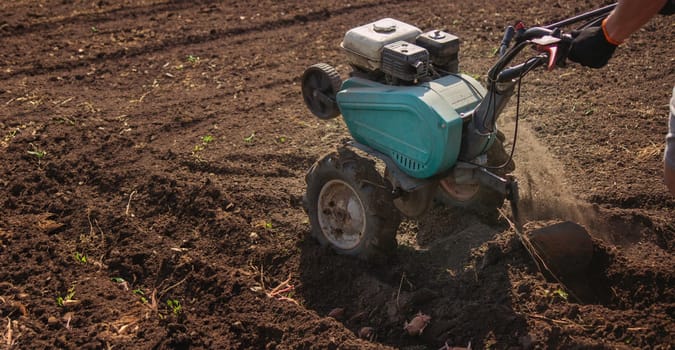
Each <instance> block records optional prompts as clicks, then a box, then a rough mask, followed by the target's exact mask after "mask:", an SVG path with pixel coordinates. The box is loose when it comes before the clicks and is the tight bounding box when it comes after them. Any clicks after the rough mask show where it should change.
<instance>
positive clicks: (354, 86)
mask: <svg viewBox="0 0 675 350" xmlns="http://www.w3.org/2000/svg"><path fill="white" fill-rule="evenodd" d="M484 95H485V88H483V87H482V86H481V85H480V83H478V82H477V81H476V80H474V79H473V78H471V77H469V76H466V75H447V76H444V77H441V78H439V79H436V80H433V81H430V82H424V83H421V84H418V85H414V86H391V85H385V84H382V83H378V82H374V81H371V80H367V79H363V78H349V79H347V80H346V81H345V82H344V83H343V85H342V89H341V91H340V92H338V94H337V103H338V106H339V107H340V111H341V112H342V117H343V118H344V120H345V123H346V124H347V128H349V132H350V133H351V135H352V137H353V138H354V139H355V140H356V141H357V142H359V143H362V144H364V145H366V146H368V147H371V148H373V149H375V150H377V151H379V152H382V153H384V154H386V155H387V156H389V157H390V158H391V159H393V160H394V162H395V163H396V165H397V166H398V167H399V168H400V169H401V171H403V172H405V173H406V174H408V175H410V176H412V177H415V178H429V177H431V176H434V175H436V174H439V173H441V172H443V171H445V170H448V169H450V168H451V167H452V166H453V165H455V163H456V162H457V158H458V155H459V150H460V147H461V143H462V124H463V120H462V114H464V113H468V112H470V111H472V110H473V109H474V108H475V107H476V106H477V105H478V103H479V102H480V101H481V99H482V97H483V96H484Z"/></svg>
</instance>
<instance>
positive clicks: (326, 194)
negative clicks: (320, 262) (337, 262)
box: [317, 180, 366, 250]
mask: <svg viewBox="0 0 675 350" xmlns="http://www.w3.org/2000/svg"><path fill="white" fill-rule="evenodd" d="M317 205H318V219H319V226H320V227H321V230H322V231H323V233H324V235H325V236H326V238H327V239H328V240H329V241H330V242H331V244H333V245H335V246H336V247H338V248H340V249H345V250H349V249H352V248H354V247H356V246H358V245H359V243H360V241H361V237H362V235H363V232H364V230H365V225H366V215H365V210H364V206H363V202H362V201H361V199H360V198H359V197H358V195H357V192H356V191H355V190H354V189H353V188H352V187H351V186H350V185H349V184H348V183H346V182H344V181H342V180H331V181H328V182H327V183H326V184H325V185H324V186H323V188H322V189H321V192H320V193H319V198H318V203H317Z"/></svg>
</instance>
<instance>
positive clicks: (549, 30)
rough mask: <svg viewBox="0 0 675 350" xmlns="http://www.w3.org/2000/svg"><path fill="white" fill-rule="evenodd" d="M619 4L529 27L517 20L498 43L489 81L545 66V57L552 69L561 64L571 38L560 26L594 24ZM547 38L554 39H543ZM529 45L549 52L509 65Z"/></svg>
mask: <svg viewBox="0 0 675 350" xmlns="http://www.w3.org/2000/svg"><path fill="white" fill-rule="evenodd" d="M616 5H617V4H616V3H614V4H611V5H607V6H604V7H602V8H599V9H596V10H592V11H589V12H586V13H583V14H580V15H577V16H574V17H571V18H568V19H565V20H562V21H559V22H555V23H552V24H549V25H546V26H541V27H532V28H528V29H526V30H525V29H524V25H523V24H522V22H518V23H517V24H516V27H515V28H514V27H513V26H508V27H507V28H506V30H505V31H504V36H503V37H502V41H501V43H500V45H499V49H498V52H499V60H498V61H497V62H496V63H495V64H494V66H492V68H491V69H490V70H489V71H488V80H489V81H492V82H508V81H511V80H513V79H516V78H518V77H521V76H522V75H523V74H525V73H527V72H529V71H530V70H532V69H534V68H536V67H538V66H540V65H542V64H543V63H545V62H546V61H545V60H546V59H548V62H549V63H548V66H549V69H551V68H552V67H553V65H554V64H562V62H564V60H565V58H566V56H567V52H568V50H569V46H570V44H571V41H572V37H571V36H570V35H568V34H562V32H561V30H560V28H561V27H564V26H568V25H571V24H575V23H578V22H582V21H587V23H586V24H585V25H583V26H582V27H581V28H584V27H587V26H592V25H595V24H596V23H598V21H600V20H602V19H603V18H605V17H607V15H609V13H610V12H611V11H612V10H614V8H615V7H616ZM514 38H515V45H514V46H513V47H512V48H511V49H509V45H510V43H511V41H512V40H513V39H514ZM544 38H548V39H553V40H543V39H544ZM542 41H545V43H542ZM529 44H535V45H537V46H538V48H539V49H540V51H548V53H543V54H540V55H538V56H536V57H534V58H530V59H528V60H527V61H526V62H524V63H521V64H519V65H516V66H513V67H509V68H506V66H507V65H508V64H509V63H511V61H512V60H513V59H514V58H515V57H516V55H517V54H518V53H520V51H522V50H523V49H524V48H525V47H526V46H528V45H529Z"/></svg>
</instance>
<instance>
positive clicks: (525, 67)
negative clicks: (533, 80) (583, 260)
mask: <svg viewBox="0 0 675 350" xmlns="http://www.w3.org/2000/svg"><path fill="white" fill-rule="evenodd" d="M544 62H545V59H543V58H542V57H533V58H531V59H529V60H528V61H527V62H525V63H521V64H519V65H516V66H513V67H510V68H506V69H504V70H503V71H501V72H500V73H499V74H498V75H497V79H496V80H497V82H500V83H504V82H507V81H511V80H513V79H516V78H519V77H520V76H521V75H522V74H524V73H526V72H528V71H529V70H531V69H534V68H536V67H537V66H539V65H541V64H543V63H544Z"/></svg>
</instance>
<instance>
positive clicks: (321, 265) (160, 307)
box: [0, 0, 675, 349]
mask: <svg viewBox="0 0 675 350" xmlns="http://www.w3.org/2000/svg"><path fill="white" fill-rule="evenodd" d="M601 5H603V3H600V2H594V1H587V0H573V1H560V2H558V1H553V2H549V3H539V4H537V5H536V6H533V5H532V2H528V1H523V0H507V1H500V2H494V1H486V0H478V1H455V2H444V3H442V4H439V3H437V2H428V1H414V0H413V1H379V0H354V1H350V2H349V3H345V2H339V1H338V2H336V1H327V0H317V1H308V2H296V1H290V0H289V1H270V0H261V1H258V2H241V1H207V0H204V1H178V0H176V1H151V0H136V1H132V0H126V1H105V0H103V1H76V0H63V1H9V2H3V3H2V4H1V5H0V47H2V51H1V52H0V69H1V70H0V106H1V107H2V108H0V336H1V337H2V339H0V343H1V344H2V346H3V348H5V347H6V348H12V349H14V348H17V349H29V348H30V349H36V348H44V349H50V348H51V349H181V348H197V349H199V348H209V349H274V348H276V349H312V348H313V349H330V348H341V349H349V348H351V349H376V348H400V349H438V348H440V347H442V346H444V344H446V343H447V344H448V345H451V346H458V347H459V346H466V345H467V344H468V343H469V342H471V344H472V346H473V348H478V349H480V348H495V349H519V348H522V349H530V348H608V349H610V348H611V349H614V348H655V349H670V348H671V347H672V344H674V343H675V339H674V338H673V335H674V334H675V324H674V322H673V317H674V314H675V304H674V303H675V295H674V293H675V284H674V279H673V277H674V273H675V260H674V259H673V253H674V249H675V246H674V243H675V238H674V233H675V210H674V208H675V199H673V198H672V197H670V196H668V195H667V194H666V189H665V186H664V185H663V184H662V182H661V176H662V157H663V140H664V136H665V131H666V121H667V113H668V100H669V98H670V94H671V91H672V88H673V84H674V83H675V75H673V70H674V68H675V47H673V45H672V42H673V41H672V38H673V32H674V31H675V27H674V26H673V22H672V18H668V17H657V18H654V19H653V20H652V21H651V22H650V23H649V24H648V25H646V26H645V27H644V28H643V29H642V30H640V31H639V32H638V33H636V34H635V35H634V36H633V37H632V38H630V40H629V41H628V42H626V43H625V44H624V45H622V47H620V48H619V49H618V50H617V53H616V55H615V58H614V59H613V60H612V62H610V64H609V65H608V66H607V67H605V68H604V69H601V70H591V69H586V68H583V67H579V66H577V65H574V64H570V65H569V66H568V67H566V68H564V69H558V70H554V71H553V72H544V71H537V72H534V73H532V74H530V75H529V76H528V77H526V78H525V79H524V81H523V85H522V96H521V106H520V107H521V108H520V112H521V123H520V130H519V133H518V142H517V146H516V154H515V161H516V164H517V170H516V173H515V175H516V176H517V177H518V179H519V181H520V183H521V189H522V191H521V195H522V197H523V203H524V206H525V208H524V209H526V215H527V219H528V222H529V224H530V225H535V226H536V225H542V224H545V223H547V222H550V221H557V220H563V219H572V220H575V221H577V222H580V223H582V224H584V225H585V226H586V227H587V228H588V229H589V231H590V232H591V234H592V235H593V236H594V238H595V254H594V260H593V272H592V276H590V277H591V279H590V280H589V286H590V287H591V293H590V294H589V295H587V296H586V297H585V298H584V300H583V301H579V300H575V299H574V298H572V297H570V296H569V295H567V294H565V293H564V290H563V289H562V288H561V286H560V285H559V284H557V283H552V282H548V281H547V280H546V279H545V278H544V277H543V276H542V275H541V274H540V273H538V272H537V270H536V268H535V266H534V264H533V263H532V261H531V260H530V259H529V258H528V255H527V254H526V251H525V250H524V249H523V247H522V246H521V245H520V243H519V242H518V240H517V239H516V238H515V234H514V232H513V230H512V229H511V228H510V226H509V225H508V223H507V222H506V220H504V219H501V220H498V221H497V222H489V221H486V220H484V219H483V218H482V217H481V216H477V215H475V214H472V213H470V212H466V211H462V210H460V209H453V208H445V207H441V206H436V207H434V208H432V209H431V210H430V212H429V213H428V214H427V215H425V216H424V217H422V218H420V219H417V220H405V221H404V222H403V223H402V225H401V227H400V228H399V231H398V241H399V248H398V250H397V251H396V254H395V256H393V257H392V260H391V261H390V262H389V263H388V264H387V265H386V266H382V265H370V264H366V263H364V262H360V261H358V260H355V259H354V258H350V257H345V256H338V255H336V254H334V253H333V252H332V251H330V250H328V249H324V248H321V247H320V246H319V245H318V244H317V243H316V241H315V240H314V239H312V238H311V237H310V236H309V231H310V228H309V223H308V220H307V216H306V214H305V212H304V211H303V208H302V201H301V198H302V195H303V193H304V191H305V182H304V176H305V174H306V172H307V170H308V169H309V168H310V166H311V165H312V164H313V163H314V161H316V160H317V159H318V158H319V157H320V156H321V155H322V154H324V153H326V152H328V151H330V150H332V149H334V148H335V146H336V145H339V144H340V143H341V142H342V141H343V140H344V139H345V138H346V137H348V133H347V130H346V128H345V126H344V123H343V122H342V121H341V119H340V118H337V119H333V120H329V121H322V120H319V119H317V118H315V117H313V116H312V115H311V114H310V113H309V111H308V110H307V109H306V107H305V106H304V104H303V102H302V98H301V96H300V86H299V81H300V76H301V75H302V73H303V71H304V69H305V68H306V67H308V66H310V65H312V64H314V63H318V62H326V63H328V64H331V65H333V66H336V67H337V69H338V71H339V72H340V73H341V74H346V73H347V72H348V67H347V64H346V59H345V57H344V55H343V53H342V52H341V51H340V49H339V43H340V41H341V39H342V37H343V35H344V33H345V32H346V31H347V30H349V29H350V28H353V27H356V26H358V25H361V24H364V23H368V22H371V21H373V20H376V19H379V18H381V17H394V18H397V19H400V20H403V21H405V22H408V23H411V24H413V25H416V26H418V27H420V28H422V29H423V30H428V29H433V28H443V29H446V30H447V31H449V32H451V33H453V34H456V35H457V36H459V37H460V38H461V40H462V44H461V51H460V68H461V71H462V72H465V73H468V74H471V75H473V76H476V77H478V79H479V80H481V81H484V80H485V72H487V70H488V68H489V67H490V65H491V64H492V63H494V62H495V58H494V56H493V55H492V52H493V50H494V49H495V48H496V47H497V45H498V43H499V41H500V40H501V33H502V31H503V28H504V27H505V26H506V25H508V24H511V23H512V22H513V21H514V20H517V19H520V20H523V21H525V22H526V23H527V24H529V25H536V24H546V23H551V22H554V21H556V20H559V19H563V18H566V17H569V16H572V15H575V14H578V13H581V12H583V11H587V10H591V9H593V8H596V7H599V6H601ZM514 105H515V104H514ZM514 105H512V106H511V107H510V109H509V111H507V113H505V116H504V117H503V126H502V127H503V128H504V130H505V131H506V132H505V133H506V135H507V137H508V138H509V142H508V144H507V145H510V144H511V142H512V140H511V137H510V135H512V133H511V132H510V130H512V129H513V120H514V115H515V108H514V107H515V106H514ZM287 285H288V286H292V287H293V289H292V290H290V291H288V292H284V293H281V294H279V295H276V296H275V295H274V293H272V291H273V290H274V288H275V287H278V286H287ZM269 295H271V297H270V296H269ZM281 297H283V298H281ZM334 308H343V309H344V315H343V316H342V317H335V318H333V317H328V316H327V314H328V313H329V312H330V311H331V310H332V309H334ZM418 312H423V313H425V314H428V315H430V316H431V323H430V324H429V326H428V327H427V328H426V329H425V330H424V332H423V333H422V335H421V336H410V335H408V334H407V333H405V332H404V331H403V325H404V323H405V322H406V321H410V320H411V319H412V317H414V316H415V315H416V314H417V313H418ZM362 327H372V328H373V333H372V336H370V337H361V338H360V337H359V334H358V332H359V330H360V329H362ZM362 338H366V339H362Z"/></svg>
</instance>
